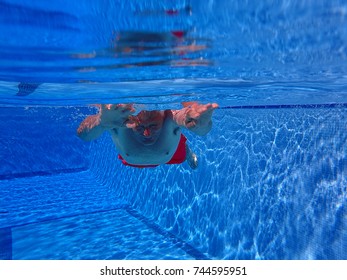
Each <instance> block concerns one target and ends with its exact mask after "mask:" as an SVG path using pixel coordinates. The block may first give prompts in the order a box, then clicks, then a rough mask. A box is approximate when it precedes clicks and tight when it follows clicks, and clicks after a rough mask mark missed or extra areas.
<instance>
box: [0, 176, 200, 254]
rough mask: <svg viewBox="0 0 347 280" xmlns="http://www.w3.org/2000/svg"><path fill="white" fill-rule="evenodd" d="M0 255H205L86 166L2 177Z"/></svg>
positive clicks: (0, 190) (0, 191)
mask: <svg viewBox="0 0 347 280" xmlns="http://www.w3.org/2000/svg"><path fill="white" fill-rule="evenodd" d="M0 199H1V201H0V202H1V203H0V246H1V247H0V259H18V260H20V259H35V260H41V259H54V260H62V259H63V260H65V259H78V260H81V259H181V260H182V259H205V256H204V255H203V254H201V253H200V252H199V251H197V250H195V249H194V248H193V247H191V246H190V245H189V244H187V243H185V242H184V241H182V240H180V239H179V238H177V237H175V236H174V235H173V234H170V233H168V232H166V231H165V230H163V229H161V228H160V227H159V226H157V225H156V224H155V222H153V221H150V220H148V219H146V218H145V217H143V216H142V215H141V214H140V213H139V212H137V211H135V210H134V209H132V208H131V207H130V205H129V204H128V203H127V202H126V201H124V200H123V199H121V198H117V197H116V195H115V193H114V190H111V189H109V188H108V187H106V186H105V185H103V184H98V183H97V182H96V181H95V178H94V177H92V175H90V173H88V172H79V173H69V174H57V175H52V176H37V177H30V178H16V179H11V180H2V181H1V184H0Z"/></svg>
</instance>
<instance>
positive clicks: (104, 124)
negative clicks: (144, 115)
mask: <svg viewBox="0 0 347 280" xmlns="http://www.w3.org/2000/svg"><path fill="white" fill-rule="evenodd" d="M99 108H100V112H99V113H98V114H96V115H92V116H88V117H87V118H86V119H85V120H84V121H82V123H81V124H80V126H79V127H78V129H77V135H78V136H79V137H80V138H81V139H83V140H85V141H91V140H94V139H96V138H98V137H100V136H101V134H102V133H103V132H104V131H107V130H112V129H114V128H121V127H123V128H125V123H126V121H127V120H128V117H129V116H130V114H131V113H133V112H134V111H135V109H134V107H133V105H132V104H114V105H112V104H107V105H105V104H103V105H99Z"/></svg>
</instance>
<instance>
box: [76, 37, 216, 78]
mask: <svg viewBox="0 0 347 280" xmlns="http://www.w3.org/2000/svg"><path fill="white" fill-rule="evenodd" d="M198 41H199V42H198ZM207 44H208V42H207V40H206V39H205V40H203V39H199V40H198V39H197V38H194V37H190V36H188V32H187V31H185V30H173V31H170V32H149V31H148V32H144V31H122V32H116V33H115V34H114V36H113V37H112V47H111V48H109V49H105V50H98V51H93V52H90V53H76V54H73V55H72V57H73V58H77V59H96V58H105V57H106V58H107V57H108V58H113V59H115V62H114V63H108V64H104V65H92V66H88V65H87V66H83V67H78V68H77V69H76V70H77V71H79V72H91V71H97V70H103V69H117V68H131V67H143V66H158V65H168V66H172V67H184V66H209V65H212V62H211V61H210V60H208V59H206V58H205V57H204V55H203V53H202V52H203V51H205V50H206V49H208V45H207Z"/></svg>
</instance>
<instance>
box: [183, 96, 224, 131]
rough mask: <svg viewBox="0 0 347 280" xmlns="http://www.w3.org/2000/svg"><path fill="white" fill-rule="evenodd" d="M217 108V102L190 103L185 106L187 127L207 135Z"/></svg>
mask: <svg viewBox="0 0 347 280" xmlns="http://www.w3.org/2000/svg"><path fill="white" fill-rule="evenodd" d="M217 108H218V104H217V103H208V104H206V105H202V104H198V103H197V102H194V103H192V104H190V105H189V106H187V107H186V108H185V109H186V114H185V127H186V128H188V129H189V130H191V131H193V132H195V133H196V134H198V135H206V134H207V133H208V132H209V131H210V130H211V128H212V114H213V111H214V110H215V109H217Z"/></svg>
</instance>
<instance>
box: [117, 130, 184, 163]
mask: <svg viewBox="0 0 347 280" xmlns="http://www.w3.org/2000/svg"><path fill="white" fill-rule="evenodd" d="M186 141H187V138H186V137H185V136H184V135H183V134H181V138H180V142H179V143H178V146H177V149H176V152H175V153H174V155H173V156H172V158H171V159H170V160H169V161H168V162H167V163H166V164H179V163H182V162H184V161H185V160H186ZM118 159H120V160H121V161H122V163H123V164H124V165H128V166H132V167H138V168H145V167H156V166H158V164H157V165H136V164H130V163H127V162H126V161H125V159H124V158H123V157H122V156H121V155H118Z"/></svg>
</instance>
